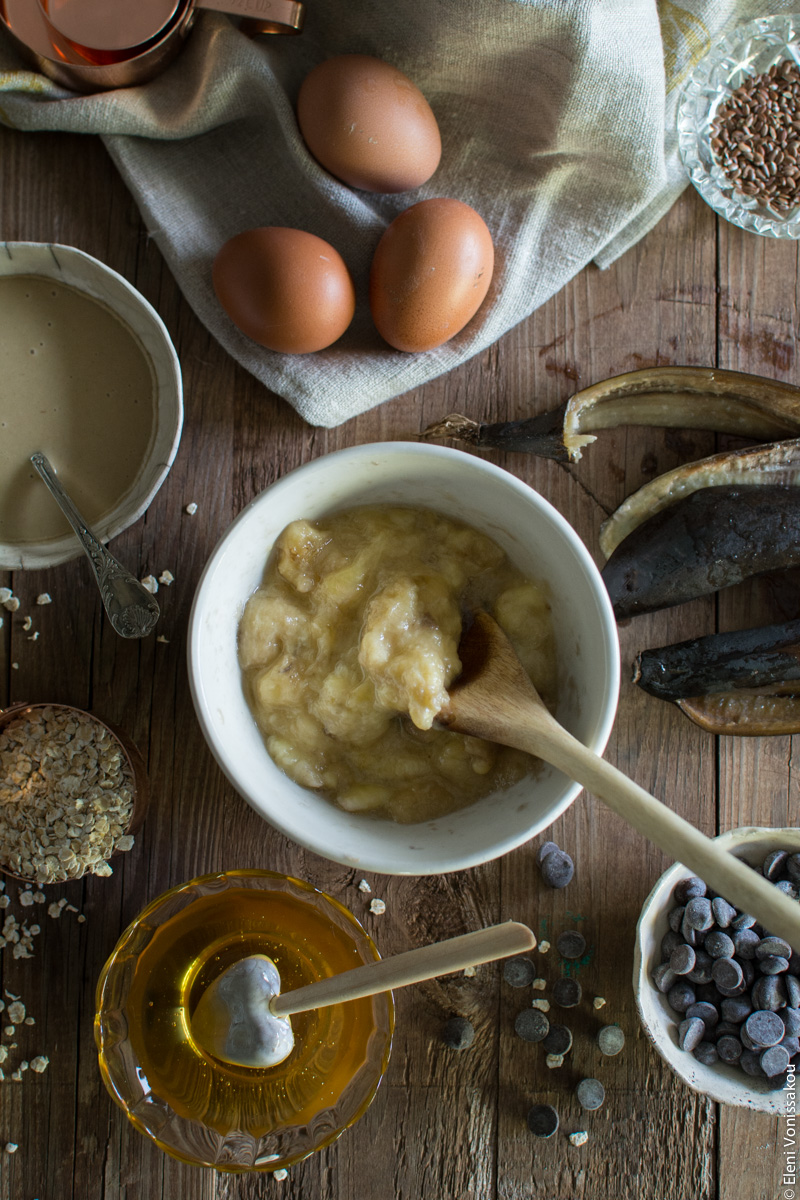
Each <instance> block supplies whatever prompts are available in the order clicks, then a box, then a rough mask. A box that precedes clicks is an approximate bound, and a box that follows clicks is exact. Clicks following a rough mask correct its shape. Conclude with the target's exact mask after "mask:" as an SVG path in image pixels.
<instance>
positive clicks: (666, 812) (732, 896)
mask: <svg viewBox="0 0 800 1200" xmlns="http://www.w3.org/2000/svg"><path fill="white" fill-rule="evenodd" d="M554 725H555V722H554ZM508 733H509V735H510V734H511V730H510V729H509V730H508ZM516 733H517V735H518V740H516V741H514V742H513V743H510V744H512V745H517V746H520V742H521V741H523V740H526V736H525V733H524V731H523V730H522V729H521V728H520V729H518V730H517V731H516ZM527 741H528V747H524V746H520V748H521V749H525V748H529V749H530V750H531V753H533V754H537V755H538V756H539V757H540V758H544V759H545V761H546V762H549V763H551V764H552V765H553V766H554V767H557V768H558V769H559V770H560V771H563V772H564V773H565V774H566V775H568V776H569V777H570V779H575V780H577V781H578V783H582V784H583V786H584V787H585V788H587V789H588V790H589V791H590V792H593V793H594V795H596V796H599V797H600V799H601V800H603V801H605V803H606V804H607V805H608V806H609V808H613V810H614V812H615V813H618V814H619V816H621V817H622V818H623V820H625V821H627V822H628V824H629V825H632V826H633V827H634V829H638V831H639V832H640V833H643V834H644V836H645V837H646V838H649V839H650V841H651V842H654V843H655V845H656V846H659V847H660V848H661V849H662V850H664V851H665V852H666V853H667V854H669V855H670V856H671V857H672V858H674V859H677V861H678V862H682V863H684V864H685V865H686V866H687V867H689V869H690V870H691V871H694V873H695V874H696V875H699V876H700V878H701V879H703V880H704V881H705V882H706V883H707V884H708V885H709V887H711V888H713V889H714V891H716V892H719V894H720V895H721V896H724V897H725V899H726V900H728V901H729V902H730V903H731V904H735V905H737V907H738V908H740V909H742V910H743V911H744V912H748V913H750V914H752V916H754V917H755V918H756V919H757V920H758V921H759V922H760V923H761V924H762V925H763V926H764V927H765V928H766V929H768V930H769V931H770V933H774V934H777V935H778V936H779V937H782V938H785V939H786V941H787V942H789V944H790V945H791V946H793V947H794V948H795V950H798V951H800V904H798V903H797V901H796V900H792V899H791V898H790V897H789V896H787V895H785V894H784V893H783V892H781V891H779V889H778V888H776V887H775V885H774V884H772V883H769V882H768V881H767V880H766V879H764V878H763V876H761V875H759V874H758V873H757V872H756V871H754V870H753V869H752V867H749V866H747V865H746V864H745V863H743V862H742V861H741V860H740V859H738V858H736V856H735V855H733V854H731V853H729V851H727V850H722V849H720V847H719V846H718V845H716V843H715V842H714V841H712V839H711V838H708V837H706V836H705V834H703V833H701V832H700V830H699V829H695V827H694V825H691V824H690V823H689V822H688V821H685V820H684V819H683V817H679V816H678V814H677V813H675V812H673V811H672V809H670V808H667V806H666V805H665V804H662V803H661V801H659V800H656V798H655V796H651V795H650V793H649V792H646V791H645V790H644V788H642V787H639V785H638V784H637V783H634V782H633V780H632V779H629V778H628V776H627V775H623V773H622V771H619V770H617V768H616V767H614V766H612V765H611V763H609V762H606V760H605V759H604V758H601V757H600V756H599V755H597V754H595V753H594V752H593V751H592V750H588V749H587V748H586V746H584V745H583V744H582V743H581V742H579V741H578V740H577V739H576V738H573V737H572V735H571V734H569V733H567V731H566V730H565V729H563V728H562V727H561V726H560V725H555V730H550V729H548V730H542V729H541V728H540V727H537V728H536V731H535V733H533V734H532V735H530V734H529V735H528V736H527Z"/></svg>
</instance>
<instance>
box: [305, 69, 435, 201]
mask: <svg viewBox="0 0 800 1200" xmlns="http://www.w3.org/2000/svg"><path fill="white" fill-rule="evenodd" d="M297 119H298V122H299V124H300V132H301V133H302V135H303V137H304V138H305V141H306V145H307V146H308V148H309V150H310V151H311V153H312V154H313V155H314V157H315V158H316V159H317V161H318V162H320V163H321V164H322V166H323V167H325V169H326V171H330V173H331V175H335V176H336V178H337V179H341V180H342V181H343V182H344V183H349V184H350V186H351V187H355V188H362V189H363V190H364V191H367V192H405V191H408V190H409V188H416V187H419V185H420V184H421V183H424V182H425V180H426V179H429V178H430V177H431V175H432V174H433V172H434V171H435V170H436V168H437V167H438V165H439V159H440V158H441V156H442V141H441V138H440V136H439V126H438V125H437V124H436V118H435V117H434V115H433V113H432V111H431V108H430V105H429V104H428V101H427V100H426V99H425V97H424V96H423V94H422V92H421V91H420V90H419V88H417V87H415V85H414V84H413V83H412V82H411V80H410V79H408V78H406V76H405V75H404V74H403V73H402V71H398V70H397V68H396V67H392V66H390V65H389V63H386V62H382V61H381V59H379V58H371V57H370V56H369V55H367V54H340V55H337V57H336V58H329V59H327V60H326V61H325V62H322V63H320V64H319V66H317V67H315V68H314V70H313V71H311V73H310V74H309V75H307V76H306V78H305V79H304V80H303V84H302V87H301V88H300V95H299V97H298V101H297Z"/></svg>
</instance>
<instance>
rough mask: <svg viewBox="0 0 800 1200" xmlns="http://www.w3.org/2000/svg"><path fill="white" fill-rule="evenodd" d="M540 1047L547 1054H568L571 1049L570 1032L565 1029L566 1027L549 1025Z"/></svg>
mask: <svg viewBox="0 0 800 1200" xmlns="http://www.w3.org/2000/svg"><path fill="white" fill-rule="evenodd" d="M542 1045H543V1046H544V1048H545V1050H546V1051H547V1053H548V1054H569V1052H570V1050H571V1049H572V1031H571V1030H570V1029H567V1027H566V1025H551V1026H550V1032H549V1033H548V1034H547V1037H546V1038H545V1039H544V1041H543V1042H542Z"/></svg>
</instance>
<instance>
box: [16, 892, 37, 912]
mask: <svg viewBox="0 0 800 1200" xmlns="http://www.w3.org/2000/svg"><path fill="white" fill-rule="evenodd" d="M17 899H18V900H19V902H20V904H21V905H22V907H23V908H30V907H31V905H32V904H33V892H32V891H31V890H30V888H26V889H25V891H24V892H20V894H19V895H18V896H17Z"/></svg>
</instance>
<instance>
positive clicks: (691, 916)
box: [683, 896, 714, 933]
mask: <svg viewBox="0 0 800 1200" xmlns="http://www.w3.org/2000/svg"><path fill="white" fill-rule="evenodd" d="M683 919H684V924H685V925H688V926H689V928H690V929H696V930H697V931H698V932H699V933H704V932H705V931H706V929H710V928H711V926H712V925H713V924H714V916H713V913H712V912H711V901H710V900H708V899H707V898H706V897H705V896H693V897H692V899H691V900H689V901H688V902H687V904H686V912H685V913H684V914H683Z"/></svg>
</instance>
